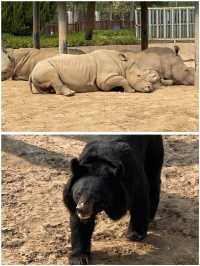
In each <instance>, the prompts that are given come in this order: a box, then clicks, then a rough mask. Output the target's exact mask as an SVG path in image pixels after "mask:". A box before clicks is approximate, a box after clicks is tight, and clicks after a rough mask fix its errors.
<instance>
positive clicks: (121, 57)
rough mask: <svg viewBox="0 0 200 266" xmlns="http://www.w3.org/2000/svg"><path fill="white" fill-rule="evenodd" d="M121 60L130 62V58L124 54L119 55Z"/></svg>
mask: <svg viewBox="0 0 200 266" xmlns="http://www.w3.org/2000/svg"><path fill="white" fill-rule="evenodd" d="M119 58H120V60H122V61H128V57H127V55H126V54H124V53H119Z"/></svg>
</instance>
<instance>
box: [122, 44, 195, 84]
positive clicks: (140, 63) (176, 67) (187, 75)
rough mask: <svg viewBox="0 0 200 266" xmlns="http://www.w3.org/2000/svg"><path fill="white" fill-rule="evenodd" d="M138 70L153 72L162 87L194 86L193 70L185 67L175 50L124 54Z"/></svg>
mask: <svg viewBox="0 0 200 266" xmlns="http://www.w3.org/2000/svg"><path fill="white" fill-rule="evenodd" d="M125 54H126V56H127V57H128V58H131V59H132V60H134V61H135V65H136V66H137V67H138V68H140V69H152V70H155V71H156V72H157V73H158V74H159V76H160V78H161V81H162V82H161V83H162V84H163V85H172V84H174V85H194V72H195V71H194V68H192V67H187V66H186V65H185V63H184V61H183V59H182V58H181V57H180V55H178V51H177V50H175V51H174V50H172V49H170V48H167V47H151V48H148V49H146V50H144V51H142V52H135V53H134V52H130V51H129V52H125Z"/></svg>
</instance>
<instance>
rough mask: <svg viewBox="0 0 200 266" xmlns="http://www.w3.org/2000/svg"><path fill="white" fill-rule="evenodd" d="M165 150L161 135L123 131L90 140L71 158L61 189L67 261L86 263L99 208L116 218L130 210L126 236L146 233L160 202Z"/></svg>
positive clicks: (136, 237) (130, 236)
mask: <svg viewBox="0 0 200 266" xmlns="http://www.w3.org/2000/svg"><path fill="white" fill-rule="evenodd" d="M163 156H164V150H163V142H162V137H161V136H158V135H132V136H131V135H126V136H113V139H111V140H104V141H92V142H90V143H88V144H87V145H86V146H85V148H84V149H83V151H82V153H81V155H80V157H79V159H77V158H74V159H72V161H71V171H72V176H71V178H70V180H69V181H68V183H67V184H66V185H65V188H64V192H63V198H64V203H65V205H66V207H67V208H68V210H69V212H70V227H71V244H72V254H71V256H70V259H69V263H70V264H88V263H89V259H90V250H91V237H92V233H93V231H94V227H95V216H96V214H97V213H98V212H101V211H105V213H106V214H107V215H108V217H110V218H111V219H113V220H117V219H120V218H121V217H122V216H123V215H125V214H126V212H127V210H129V212H130V222H129V227H128V233H127V237H128V238H129V239H130V240H132V241H140V240H142V239H143V238H145V236H146V235H147V230H148V224H149V222H150V221H151V220H152V219H153V218H154V216H155V213H156V210H157V207H158V203H159V197H160V184H161V179H160V175H161V168H162V164H163Z"/></svg>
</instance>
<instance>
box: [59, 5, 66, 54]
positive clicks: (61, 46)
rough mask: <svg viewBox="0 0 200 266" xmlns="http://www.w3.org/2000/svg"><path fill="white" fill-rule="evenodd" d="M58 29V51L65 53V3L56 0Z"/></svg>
mask: <svg viewBox="0 0 200 266" xmlns="http://www.w3.org/2000/svg"><path fill="white" fill-rule="evenodd" d="M58 31H59V53H60V54H67V43H66V37H67V14H66V3H65V2H58Z"/></svg>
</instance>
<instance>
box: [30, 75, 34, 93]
mask: <svg viewBox="0 0 200 266" xmlns="http://www.w3.org/2000/svg"><path fill="white" fill-rule="evenodd" d="M32 84H33V82H32V77H31V75H30V76H29V88H30V91H31V93H32V94H34V92H33V86H32Z"/></svg>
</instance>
